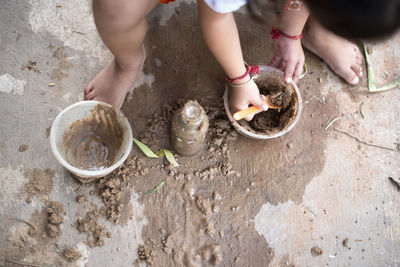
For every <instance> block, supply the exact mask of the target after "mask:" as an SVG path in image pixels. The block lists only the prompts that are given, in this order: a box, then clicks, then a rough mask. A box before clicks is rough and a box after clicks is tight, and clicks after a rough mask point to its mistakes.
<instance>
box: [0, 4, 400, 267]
mask: <svg viewBox="0 0 400 267" xmlns="http://www.w3.org/2000/svg"><path fill="white" fill-rule="evenodd" d="M57 5H59V6H57ZM194 5H195V2H194V1H178V2H177V3H174V4H171V5H169V6H164V7H158V8H157V9H156V10H155V12H153V13H152V15H151V16H150V21H151V23H150V25H151V28H150V31H152V30H153V29H157V27H164V28H163V30H164V31H165V33H166V34H165V35H163V36H164V38H166V39H163V40H161V41H160V43H165V44H166V45H171V44H172V45H173V44H175V45H176V44H177V42H179V40H175V39H173V40H170V39H168V36H169V34H170V35H171V36H175V35H174V31H177V29H176V27H177V26H176V25H179V24H176V23H175V22H174V23H175V24H174V25H175V26H174V27H172V26H171V27H167V26H168V25H169V24H170V23H172V22H171V20H169V19H170V18H171V17H172V16H174V15H175V12H179V13H185V12H191V13H192V15H191V16H192V17H194V16H195V15H194V12H193V10H194ZM175 8H178V9H175ZM241 16H242V15H241ZM195 22H196V21H195V19H194V20H193V21H192V23H193V26H190V27H194V28H195V27H197V26H196V25H195ZM239 28H240V31H245V30H246V29H245V26H243V25H240V26H239ZM0 29H1V30H0V51H1V52H0V62H1V64H0V96H1V97H0V114H1V115H0V125H1V127H0V185H1V186H0V188H1V189H0V191H1V192H0V220H2V222H4V220H6V218H9V217H14V218H21V219H25V220H29V218H31V217H32V214H33V213H34V212H35V211H40V210H41V209H42V208H43V206H44V204H43V201H45V200H46V199H51V200H53V201H59V202H62V203H63V204H64V207H65V211H66V214H68V215H67V216H65V218H64V223H63V225H62V235H61V236H60V237H59V238H58V239H57V240H52V241H51V242H49V244H47V245H46V247H45V248H44V249H43V251H42V252H41V253H42V255H41V256H40V258H39V257H38V256H37V255H35V254H32V255H25V254H24V255H23V256H21V254H20V253H18V249H17V250H14V252H15V254H13V255H10V254H8V255H7V256H8V257H10V258H12V259H15V260H18V261H19V262H24V261H25V262H28V263H36V264H42V265H40V266H55V265H57V264H58V263H59V262H60V257H59V256H58V255H57V253H56V252H55V250H54V244H58V245H59V246H64V245H69V246H74V247H75V248H77V249H78V250H79V251H81V252H82V254H83V255H84V257H83V258H82V259H81V260H79V261H78V262H77V263H74V264H71V265H70V266H75V265H77V266H130V265H131V264H132V262H134V261H135V260H136V259H137V257H138V256H137V247H138V246H139V245H140V244H143V242H144V241H143V239H142V227H143V226H144V225H146V224H147V223H148V221H147V218H146V216H145V215H144V214H145V212H144V210H145V209H146V206H144V204H143V203H140V201H138V194H137V193H136V192H133V193H132V196H131V199H130V203H131V205H132V207H133V209H134V210H135V214H136V216H134V217H133V219H132V220H129V221H128V222H127V224H126V225H124V226H119V225H118V226H117V225H113V224H111V223H110V222H107V221H105V220H101V223H102V224H103V225H105V226H106V227H107V229H108V231H110V232H111V233H112V238H111V239H107V240H106V244H105V246H103V247H96V248H93V249H91V248H89V247H87V245H86V244H85V243H84V242H83V241H84V236H83V235H80V234H79V233H78V232H77V231H76V230H75V228H73V227H72V226H71V225H72V224H73V222H74V220H75V219H74V218H75V217H74V216H76V215H77V214H80V213H82V212H84V209H85V207H84V206H81V205H78V204H76V202H75V201H74V200H73V196H74V191H75V189H76V188H77V187H78V186H79V184H78V183H77V182H76V181H75V180H73V179H72V178H71V176H70V175H69V174H68V173H67V172H66V171H65V170H64V169H63V168H62V167H61V165H60V164H59V163H58V162H57V161H56V159H55V158H54V157H53V155H52V152H51V150H50V145H49V140H48V138H47V137H46V129H48V127H50V126H51V123H52V121H53V120H54V118H55V117H56V116H57V114H58V113H59V112H60V111H61V110H62V109H64V108H65V107H67V106H69V105H70V104H72V103H74V102H76V101H79V100H82V99H83V93H82V88H83V87H84V86H85V85H86V83H87V82H89V81H90V79H91V78H92V77H93V76H94V75H95V74H96V73H97V72H98V71H99V70H101V69H102V67H103V66H104V65H105V64H106V63H107V62H108V61H109V60H110V58H111V56H110V54H109V52H108V51H107V49H106V48H105V46H104V45H103V44H102V42H101V40H100V39H99V37H98V35H97V31H96V28H95V26H94V23H93V19H92V15H91V7H90V3H89V1H83V2H82V1H78V0H71V1H53V0H51V1H49V0H46V1H45V0H38V1H33V0H31V1H23V0H20V1H18V0H15V1H7V2H6V1H2V7H1V9H0ZM247 30H248V29H247ZM260 31H261V30H260ZM197 32H198V30H197ZM261 32H262V31H261ZM264 33H265V36H263V37H262V38H264V37H266V36H267V30H265V31H264ZM244 34H245V33H244ZM160 36H161V35H160ZM165 36H167V37H165ZM258 37H259V36H258ZM152 38H155V37H154V36H153V37H149V38H148V42H150V41H151V40H152ZM160 38H163V37H162V36H161V37H160ZM174 38H176V37H174ZM245 38H246V40H249V39H250V38H254V39H255V36H253V35H252V34H251V33H250V34H248V35H247V37H245ZM264 39H266V38H264ZM164 41H165V42H164ZM257 42H258V41H254V43H255V44H253V46H250V47H247V48H244V50H245V55H248V57H250V58H252V59H253V60H254V58H257V57H256V56H254V55H257V53H259V54H261V55H264V54H263V53H264V52H262V51H263V50H262V49H261V48H260V47H257V44H258V43H257ZM265 42H269V43H268V44H269V47H271V45H270V41H269V40H265ZM399 44H400V34H397V35H395V36H393V37H392V38H391V39H390V40H387V41H384V42H380V43H373V44H369V46H370V47H371V48H372V50H373V51H372V54H371V59H372V61H373V68H374V71H375V73H377V74H379V75H376V76H377V79H378V83H383V82H384V81H385V80H390V79H394V78H396V77H398V76H399V75H400V45H399ZM149 45H150V46H151V44H149ZM186 49H189V50H190V47H189V48H186ZM202 49H203V51H206V50H205V48H204V47H203V48H202ZM148 54H149V56H148V59H147V63H146V64H147V65H148V68H147V69H148V71H147V72H146V74H144V73H143V74H142V75H141V77H140V79H139V81H138V82H137V83H136V85H135V87H139V86H141V85H146V86H148V87H150V88H151V89H157V88H156V86H157V84H158V83H157V82H158V81H157V75H156V72H155V71H154V72H152V71H153V70H154V68H151V64H153V63H154V62H157V58H158V57H161V55H157V54H155V53H152V52H150V53H148ZM307 55H308V56H309V57H308V58H307V60H309V61H307V62H309V63H310V64H309V66H310V69H309V74H308V75H307V77H308V78H305V79H308V80H305V82H304V83H303V85H305V84H311V85H316V86H317V87H318V91H317V94H316V95H315V96H316V98H318V99H322V98H323V97H324V99H326V101H327V102H329V101H331V102H330V103H332V102H333V103H336V106H335V109H333V111H334V113H332V114H327V115H326V114H324V116H325V115H326V117H320V118H321V121H324V122H327V121H328V120H330V119H332V118H334V117H337V116H339V117H340V118H341V119H340V120H339V121H337V122H336V123H335V124H334V126H331V127H330V128H329V129H328V131H324V130H323V129H322V128H323V126H324V124H321V123H320V124H318V125H312V124H310V121H311V122H312V121H313V120H315V118H314V119H312V118H310V117H307V116H308V115H310V112H311V110H312V112H313V113H314V116H316V117H319V116H322V115H321V114H322V113H323V112H324V109H325V108H326V107H327V106H324V104H323V103H320V102H318V101H316V100H315V99H316V98H312V94H310V93H308V91H307V90H312V88H311V89H310V88H309V87H307V86H302V82H300V83H299V87H300V90H301V91H302V93H303V96H304V100H303V101H305V102H306V104H305V106H304V114H303V119H302V120H301V121H300V122H299V126H298V127H295V129H294V130H293V133H291V134H290V135H288V136H287V137H285V138H283V139H282V140H283V141H285V142H286V141H291V142H293V143H294V144H296V141H298V140H299V139H296V138H297V136H302V133H301V132H300V131H299V130H300V129H304V127H303V128H302V126H301V125H305V123H306V122H305V121H306V120H307V118H308V120H309V122H307V123H308V124H307V125H312V126H311V127H312V128H313V130H314V131H317V132H318V134H319V136H322V137H323V142H322V143H321V144H319V143H318V142H319V141H320V140H321V139H318V138H317V139H313V137H311V139H310V142H311V144H312V143H313V140H314V141H315V142H316V143H315V147H319V146H321V154H320V156H319V157H320V158H321V159H322V160H321V162H322V165H321V166H320V167H318V168H320V171H317V172H313V173H314V174H313V176H312V177H311V178H310V179H309V180H308V181H307V183H306V184H305V186H304V188H301V190H300V189H299V190H297V189H296V190H297V191H296V192H294V193H293V195H288V196H287V197H285V198H282V199H281V198H276V199H275V200H268V198H265V200H263V203H264V204H263V205H262V206H261V208H260V209H259V210H258V211H256V212H255V214H256V216H254V218H252V221H254V227H255V230H256V231H257V232H258V233H259V234H260V235H261V236H263V237H264V238H265V241H266V242H267V244H268V246H269V247H270V248H271V249H272V250H273V258H272V259H271V260H270V261H269V262H268V263H267V262H266V263H265V265H269V266H290V265H295V266H325V265H329V266H400V202H399V197H400V192H399V191H398V190H397V188H396V187H395V186H394V185H393V184H391V183H390V182H389V180H388V177H393V178H395V179H398V180H399V179H400V154H399V151H398V148H399V143H400V105H399V104H398V103H400V91H399V88H397V89H393V90H390V91H387V92H382V93H374V94H370V93H368V92H367V87H366V81H365V79H364V80H363V81H362V82H361V84H360V85H359V86H356V87H355V88H352V87H349V86H347V85H345V84H344V83H343V82H342V80H341V79H339V78H338V77H337V76H335V75H334V74H333V73H332V71H331V70H330V69H329V68H328V67H327V66H326V65H325V64H322V63H319V61H318V59H316V57H315V56H310V55H309V54H307ZM205 56H207V57H210V55H209V54H206V55H205ZM268 59H269V58H267V59H265V60H264V61H267V60H268ZM177 60H178V59H177ZM194 60H196V59H194ZM29 61H32V62H36V65H35V64H34V65H31V66H30V68H24V66H27V64H28V63H29ZM208 62H211V63H209V64H212V65H211V68H212V69H215V70H216V75H214V76H215V77H212V78H213V79H214V78H215V79H221V77H222V76H221V75H222V73H221V70H220V69H218V66H217V65H216V62H215V61H208ZM313 62H317V63H318V64H320V65H321V66H322V68H321V69H313V68H312V67H313V66H316V65H315V64H317V63H315V64H314V63H313ZM197 63H199V62H197V61H196V64H197ZM187 64H190V63H189V62H187ZM199 64H200V65H199V66H200V68H199V69H200V70H205V69H206V68H208V67H209V66H210V65H209V66H205V65H201V62H200V63H199ZM147 65H146V66H147ZM145 70H146V68H145ZM318 71H320V72H321V73H323V76H321V77H322V78H323V80H322V83H321V84H319V78H320V77H313V76H312V74H311V73H312V72H315V73H317V72H318ZM364 73H365V71H364ZM314 75H315V74H314ZM307 81H308V82H307ZM306 82H307V83H306ZM51 83H54V84H55V86H52V87H50V86H49V84H51ZM361 103H363V104H362V113H363V116H361V114H360V111H359V110H360V104H361ZM124 108H125V107H124ZM123 110H125V109H123ZM307 110H308V111H307ZM334 127H335V128H336V129H338V130H343V131H345V132H348V133H350V134H352V135H354V136H357V137H358V138H360V139H361V140H365V141H367V142H370V143H374V144H377V145H381V146H385V147H388V148H391V149H383V148H380V147H374V146H370V145H366V144H364V143H360V142H358V141H357V140H355V139H354V138H352V137H350V136H348V135H346V134H343V133H341V132H339V131H337V130H334V129H333V128H334ZM296 131H297V132H296ZM240 140H244V139H240ZM300 140H301V139H300ZM243 142H246V141H243ZM317 143H318V144H317ZM22 144H26V145H27V146H28V149H27V150H26V151H25V152H19V151H18V150H19V147H20V145H22ZM307 149H309V150H310V151H306V153H304V154H301V153H303V152H304V151H297V152H293V151H292V154H290V152H289V153H288V155H287V157H288V158H289V159H288V161H293V162H295V161H296V160H297V158H299V157H307V156H308V155H311V154H312V151H313V149H317V148H313V146H312V145H311V146H309V147H307ZM293 153H294V154H293ZM296 153H297V154H296ZM317 161H318V162H320V160H319V159H318V160H316V162H315V164H316V165H317V164H318V162H317ZM294 164H295V163H294ZM250 165H251V164H250ZM250 167H251V169H252V172H250V173H257V170H258V169H260V168H262V167H263V163H262V160H261V161H259V164H258V165H257V164H255V163H254V164H253V165H251V166H250ZM314 167H315V166H313V165H312V164H311V165H308V166H307V168H309V169H313V168H314ZM34 168H39V169H51V170H54V171H55V175H54V177H53V190H52V192H51V193H50V194H49V195H48V196H46V197H45V199H43V198H42V199H40V198H33V202H32V203H31V204H27V203H26V202H25V197H21V193H20V192H21V189H22V188H23V187H24V185H25V183H26V182H27V181H28V180H29V172H30V171H32V169H34ZM241 168H244V167H241ZM287 168H290V167H287ZM242 171H243V173H246V171H245V170H242ZM300 175H301V174H300ZM281 178H282V179H286V178H284V177H281ZM90 190H91V187H83V189H82V192H84V193H88V192H89V191H90ZM271 194H272V193H271ZM87 195H88V197H89V200H90V201H91V202H93V203H97V204H98V205H101V201H100V200H99V198H97V197H95V196H91V195H89V194H87ZM272 199H273V198H272ZM267 200H268V201H267ZM24 231H26V225H23V224H17V223H12V224H9V223H7V224H4V223H2V224H0V256H5V255H2V254H3V253H1V251H3V252H5V251H6V247H8V246H9V244H8V243H9V241H8V240H7V237H9V236H11V239H13V238H16V237H17V236H18V235H19V234H20V233H22V232H24ZM345 238H348V240H349V241H348V247H344V246H343V245H342V241H343V240H344V239H345ZM30 242H32V244H35V242H36V241H35V240H30ZM315 245H317V246H318V247H320V248H322V249H323V254H322V255H320V256H317V257H313V256H312V255H311V253H310V248H311V247H313V246H315ZM249 253H251V252H249ZM226 262H230V264H228V265H229V266H235V265H236V264H235V262H234V261H233V259H227V261H226ZM1 263H2V261H1V258H0V264H1ZM3 263H4V262H3ZM7 264H8V265H7V266H13V265H12V264H11V263H7ZM62 264H64V265H69V264H67V263H66V262H62Z"/></svg>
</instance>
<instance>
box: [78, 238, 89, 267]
mask: <svg viewBox="0 0 400 267" xmlns="http://www.w3.org/2000/svg"><path fill="white" fill-rule="evenodd" d="M76 249H77V250H78V251H79V252H80V253H81V254H82V258H80V259H79V260H78V261H77V262H76V265H77V266H78V267H85V266H86V264H87V263H88V262H89V249H88V246H87V245H86V244H85V243H83V242H79V243H78V244H77V245H76Z"/></svg>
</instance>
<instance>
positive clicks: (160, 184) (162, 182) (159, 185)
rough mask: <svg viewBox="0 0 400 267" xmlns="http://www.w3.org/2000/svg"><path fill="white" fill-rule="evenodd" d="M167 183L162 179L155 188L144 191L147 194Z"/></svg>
mask: <svg viewBox="0 0 400 267" xmlns="http://www.w3.org/2000/svg"><path fill="white" fill-rule="evenodd" d="M164 184H165V182H164V181H161V183H159V184H158V185H157V186H156V187H154V188H153V189H151V190H149V191H147V192H146V193H144V194H145V195H148V194H151V193H154V192H156V191H157V190H158V189H159V188H160V187H161V186H163V185H164Z"/></svg>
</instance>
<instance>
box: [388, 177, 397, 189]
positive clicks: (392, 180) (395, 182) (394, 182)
mask: <svg viewBox="0 0 400 267" xmlns="http://www.w3.org/2000/svg"><path fill="white" fill-rule="evenodd" d="M388 178H389V181H391V182H392V184H394V185H395V186H396V187H397V191H400V183H399V182H397V181H396V180H395V179H393V178H392V177H388Z"/></svg>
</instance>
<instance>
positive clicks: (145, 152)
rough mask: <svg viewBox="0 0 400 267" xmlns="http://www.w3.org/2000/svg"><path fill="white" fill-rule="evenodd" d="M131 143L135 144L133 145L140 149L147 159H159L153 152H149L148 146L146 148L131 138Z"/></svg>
mask: <svg viewBox="0 0 400 267" xmlns="http://www.w3.org/2000/svg"><path fill="white" fill-rule="evenodd" d="M133 141H134V142H135V144H136V145H137V146H138V147H139V148H140V150H142V152H143V153H144V154H145V155H146V156H147V157H149V158H159V157H158V156H157V155H156V154H154V152H153V151H151V149H150V148H149V147H148V146H146V145H145V144H143V143H142V142H140V141H139V140H137V139H136V138H133Z"/></svg>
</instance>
